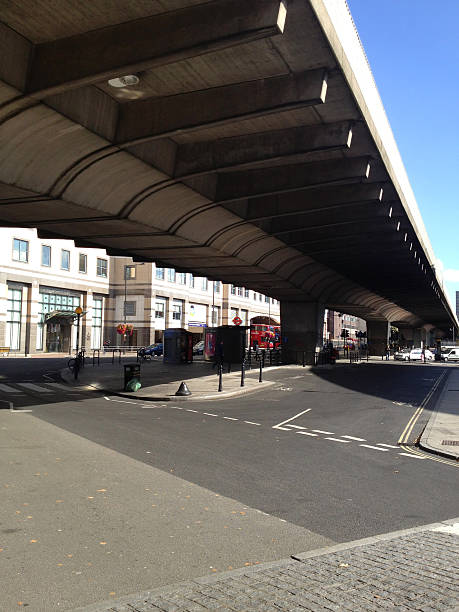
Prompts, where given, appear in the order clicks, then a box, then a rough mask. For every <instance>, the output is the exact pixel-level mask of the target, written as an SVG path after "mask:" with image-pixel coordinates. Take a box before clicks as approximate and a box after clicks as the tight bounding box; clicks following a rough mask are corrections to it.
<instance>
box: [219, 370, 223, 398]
mask: <svg viewBox="0 0 459 612" xmlns="http://www.w3.org/2000/svg"><path fill="white" fill-rule="evenodd" d="M218 391H219V392H220V391H223V364H222V363H219V364H218Z"/></svg>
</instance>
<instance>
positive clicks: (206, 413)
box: [202, 412, 218, 417]
mask: <svg viewBox="0 0 459 612" xmlns="http://www.w3.org/2000/svg"><path fill="white" fill-rule="evenodd" d="M202 414H205V415H206V416H214V417H218V414H212V413H211V412H203V413H202Z"/></svg>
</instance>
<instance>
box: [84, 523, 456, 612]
mask: <svg viewBox="0 0 459 612" xmlns="http://www.w3.org/2000/svg"><path fill="white" fill-rule="evenodd" d="M458 559H459V519H454V520H451V521H444V522H442V523H435V524H432V525H426V526H423V527H418V528H414V529H407V530H404V531H399V532H394V533H390V534H387V535H382V536H376V537H373V538H366V539H364V540H357V541H355V542H350V543H346V544H339V545H336V546H331V547H328V548H323V549H320V550H317V551H312V552H309V553H304V554H298V555H293V556H292V558H290V559H284V560H281V561H278V562H274V563H264V564H262V565H259V566H256V567H250V568H244V569H240V570H234V571H230V572H225V573H222V574H219V575H214V576H206V577H203V578H198V579H195V580H189V581H187V582H183V583H179V584H175V585H171V586H169V587H163V588H159V589H155V590H152V591H147V592H144V593H138V594H135V595H132V596H128V597H123V598H121V599H118V600H116V601H113V600H112V601H106V602H104V603H99V604H96V605H91V606H87V607H84V608H78V610H76V611H74V612H146V611H147V610H149V611H154V610H156V611H162V612H206V611H208V610H220V611H222V612H223V611H224V610H226V611H234V612H287V611H288V612H323V611H330V610H336V611H341V610H349V611H351V612H360V611H361V612H370V611H375V612H376V611H380V610H392V611H394V610H397V611H400V612H401V611H410V610H413V611H414V610H416V611H418V612H433V611H441V612H457V611H458V610H459V565H458Z"/></svg>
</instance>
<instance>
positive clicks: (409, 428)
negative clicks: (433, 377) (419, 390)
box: [398, 370, 447, 444]
mask: <svg viewBox="0 0 459 612" xmlns="http://www.w3.org/2000/svg"><path fill="white" fill-rule="evenodd" d="M446 374H447V371H446V370H443V372H442V373H441V374H440V376H439V377H438V378H437V381H436V382H435V383H434V385H433V386H432V388H431V389H430V391H429V393H428V394H427V395H426V396H425V398H424V399H423V400H422V403H421V405H420V406H419V408H418V409H417V410H415V412H414V414H413V416H412V417H411V419H410V420H409V421H408V423H407V425H406V427H405V429H404V430H403V432H402V435H401V436H400V438H399V440H398V443H399V444H404V443H405V442H408V439H409V437H410V435H411V432H412V431H413V428H414V426H415V425H416V421H417V420H418V419H419V417H420V416H421V413H422V411H423V410H424V407H425V406H426V405H427V403H428V402H429V400H430V398H431V397H432V395H433V394H434V393H435V391H436V390H437V388H438V386H439V385H440V383H441V381H442V380H443V379H444V378H445V376H446Z"/></svg>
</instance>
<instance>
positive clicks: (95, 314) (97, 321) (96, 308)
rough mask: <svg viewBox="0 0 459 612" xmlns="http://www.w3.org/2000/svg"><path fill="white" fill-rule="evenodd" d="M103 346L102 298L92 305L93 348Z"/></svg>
mask: <svg viewBox="0 0 459 612" xmlns="http://www.w3.org/2000/svg"><path fill="white" fill-rule="evenodd" d="M80 257H81V255H80ZM85 257H86V255H85ZM101 346H102V298H94V300H93V305H92V338H91V348H93V349H99V348H100V347H101Z"/></svg>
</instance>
